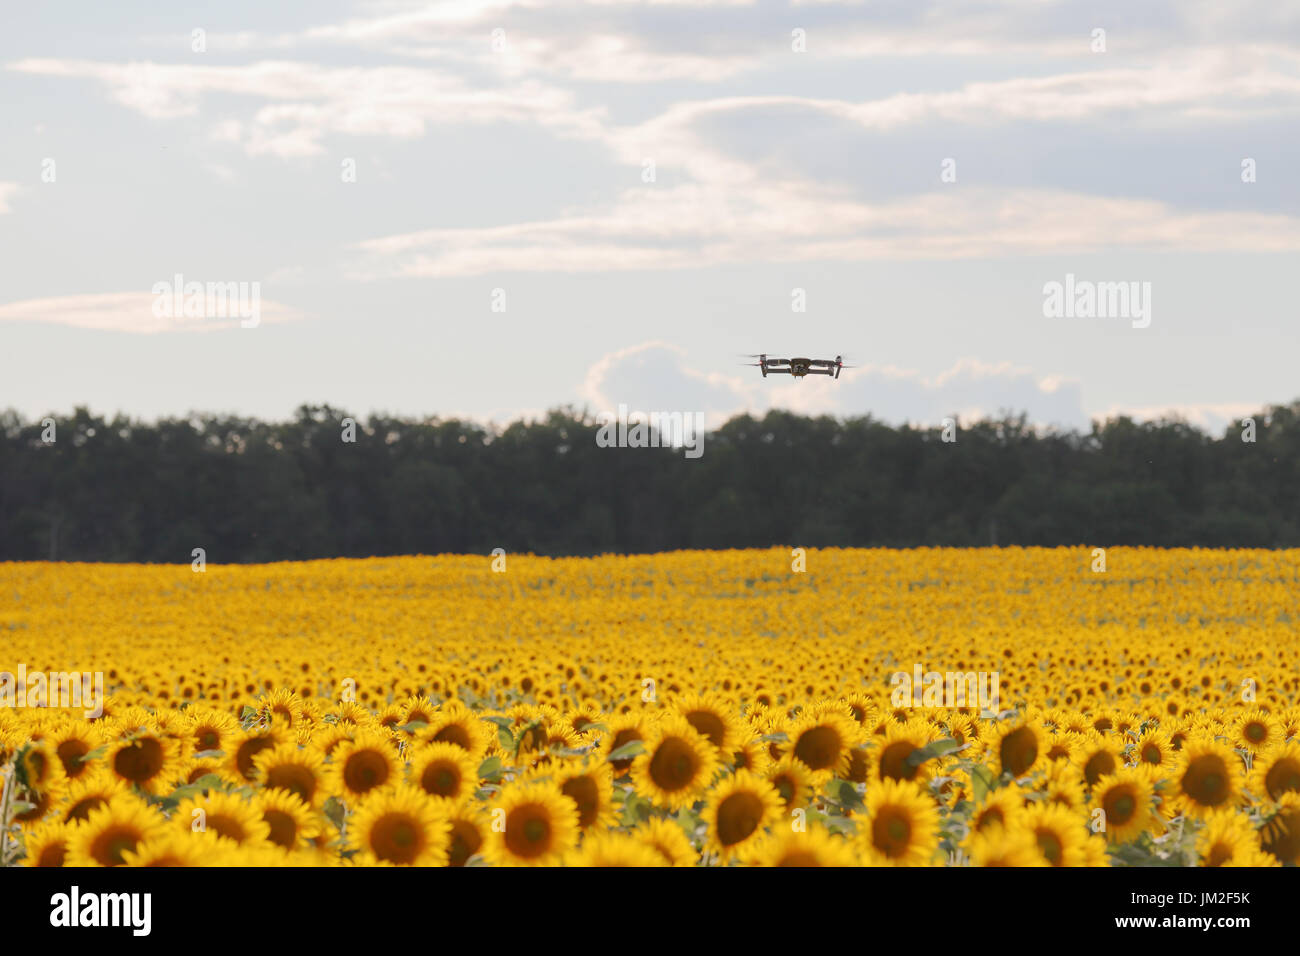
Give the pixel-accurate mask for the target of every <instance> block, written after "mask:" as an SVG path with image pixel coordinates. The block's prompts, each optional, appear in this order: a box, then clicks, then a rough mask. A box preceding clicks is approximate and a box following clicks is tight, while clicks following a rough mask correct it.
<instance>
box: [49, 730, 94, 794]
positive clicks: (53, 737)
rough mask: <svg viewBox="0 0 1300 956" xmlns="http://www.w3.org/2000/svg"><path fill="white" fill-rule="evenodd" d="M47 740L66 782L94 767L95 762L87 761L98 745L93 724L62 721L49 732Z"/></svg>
mask: <svg viewBox="0 0 1300 956" xmlns="http://www.w3.org/2000/svg"><path fill="white" fill-rule="evenodd" d="M48 740H49V742H50V745H51V746H52V747H53V748H54V753H55V755H56V756H58V758H59V763H60V764H61V765H62V767H63V775H64V776H65V777H66V778H67V779H68V780H76V779H77V778H78V777H81V776H82V775H84V774H85V773H86V772H87V771H89V770H90V769H91V768H92V767H94V766H95V761H93V760H88V759H87V755H88V754H89V753H91V751H93V750H94V749H95V748H96V747H98V746H99V744H100V735H99V734H98V733H97V732H96V731H95V729H94V725H93V724H86V723H83V722H80V721H76V720H67V721H64V722H62V723H61V724H59V725H58V726H57V727H56V728H54V729H53V730H51V731H50V733H49V736H48Z"/></svg>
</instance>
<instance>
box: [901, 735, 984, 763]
mask: <svg viewBox="0 0 1300 956" xmlns="http://www.w3.org/2000/svg"><path fill="white" fill-rule="evenodd" d="M969 746H970V744H959V743H957V741H955V740H953V739H952V738H951V737H944V738H943V739H942V740H935V741H932V742H931V743H928V744H926V745H925V746H924V747H918V748H917V749H915V750H913V751H912V752H911V753H910V754H908V755H907V758H906V759H905V760H904V761H903V763H905V764H907V766H909V767H919V766H921V764H923V763H925V762H926V761H927V760H933V759H934V758H935V757H946V756H947V755H948V754H954V753H957V751H959V750H964V749H966V748H967V747H969Z"/></svg>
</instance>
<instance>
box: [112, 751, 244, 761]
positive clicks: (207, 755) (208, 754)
mask: <svg viewBox="0 0 1300 956" xmlns="http://www.w3.org/2000/svg"><path fill="white" fill-rule="evenodd" d="M225 755H226V752H225V751H224V750H200V751H199V752H198V753H196V754H195V755H194V759H195V760H213V759H215V758H217V757H224V756H225ZM87 756H89V754H87Z"/></svg>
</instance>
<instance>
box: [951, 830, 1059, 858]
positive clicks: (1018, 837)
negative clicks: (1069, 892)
mask: <svg viewBox="0 0 1300 956" xmlns="http://www.w3.org/2000/svg"><path fill="white" fill-rule="evenodd" d="M965 850H966V855H967V856H968V857H969V858H970V861H971V864H972V865H974V866H1015V867H1020V866H1047V861H1046V860H1044V859H1043V854H1042V853H1040V852H1039V849H1038V844H1037V842H1036V841H1035V838H1034V834H1033V831H1031V830H1027V829H1024V828H1022V827H1017V826H1011V827H1004V826H1002V825H1001V824H997V823H992V824H989V825H988V826H987V827H984V828H982V829H979V830H976V831H974V832H972V833H971V835H970V836H969V837H968V838H967V840H966V845H965Z"/></svg>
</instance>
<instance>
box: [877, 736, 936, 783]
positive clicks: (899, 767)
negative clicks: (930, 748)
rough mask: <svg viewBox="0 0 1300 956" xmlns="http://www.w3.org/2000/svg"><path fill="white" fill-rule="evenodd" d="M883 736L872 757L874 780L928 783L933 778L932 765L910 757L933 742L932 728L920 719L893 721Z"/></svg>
mask: <svg viewBox="0 0 1300 956" xmlns="http://www.w3.org/2000/svg"><path fill="white" fill-rule="evenodd" d="M883 736H884V739H883V740H880V741H879V749H878V750H876V751H875V753H874V754H873V758H872V770H871V774H870V778H871V780H872V781H877V780H881V781H883V780H912V781H919V782H924V781H925V780H928V779H929V776H930V766H931V764H928V763H915V762H913V761H910V760H909V758H910V757H912V756H913V755H914V754H916V753H917V751H919V750H921V749H922V748H924V747H925V746H926V745H927V744H929V742H930V731H929V730H928V729H927V728H926V727H925V726H924V725H923V724H920V723H918V722H916V721H908V722H907V723H901V724H900V723H893V724H890V725H889V726H888V727H886V728H885V733H884V735H883Z"/></svg>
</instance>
